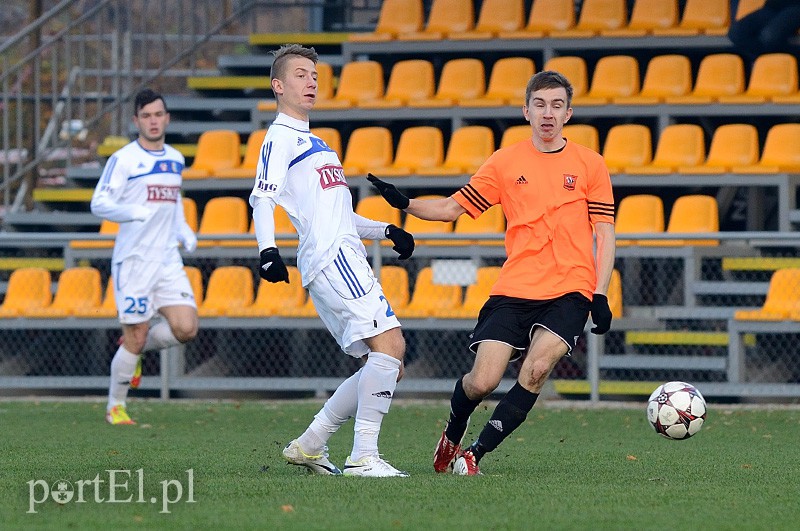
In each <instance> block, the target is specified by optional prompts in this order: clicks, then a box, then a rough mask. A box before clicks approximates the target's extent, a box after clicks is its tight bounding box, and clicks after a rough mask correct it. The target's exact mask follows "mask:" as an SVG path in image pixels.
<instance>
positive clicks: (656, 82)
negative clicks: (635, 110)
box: [614, 55, 692, 105]
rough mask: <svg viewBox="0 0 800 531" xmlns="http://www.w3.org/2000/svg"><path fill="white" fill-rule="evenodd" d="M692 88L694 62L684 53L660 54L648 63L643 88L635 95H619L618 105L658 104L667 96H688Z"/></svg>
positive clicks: (616, 99)
mask: <svg viewBox="0 0 800 531" xmlns="http://www.w3.org/2000/svg"><path fill="white" fill-rule="evenodd" d="M691 90H692V63H691V62H690V61H689V58H688V57H686V56H684V55H659V56H656V57H653V58H652V59H651V60H650V62H649V63H648V64H647V70H646V72H645V74H644V82H643V83H642V90H641V91H640V92H639V94H636V95H634V96H617V97H615V98H614V103H616V104H617V105H656V104H659V103H664V102H665V101H666V99H667V98H670V97H675V96H686V95H687V94H689V93H690V92H691Z"/></svg>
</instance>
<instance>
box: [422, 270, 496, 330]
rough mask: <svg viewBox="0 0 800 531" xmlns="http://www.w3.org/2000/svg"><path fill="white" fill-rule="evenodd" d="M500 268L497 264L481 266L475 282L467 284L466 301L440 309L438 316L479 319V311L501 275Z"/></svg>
mask: <svg viewBox="0 0 800 531" xmlns="http://www.w3.org/2000/svg"><path fill="white" fill-rule="evenodd" d="M500 269H501V268H500V267H496V266H485V267H479V268H478V275H477V278H476V279H475V283H474V284H470V285H469V286H467V289H466V290H465V293H464V302H463V303H462V304H461V305H460V306H458V307H456V308H453V309H452V310H438V311H437V312H436V316H437V317H445V318H450V319H477V318H478V313H479V312H480V311H481V308H483V305H484V304H486V301H487V300H488V299H489V293H490V292H491V291H492V287H493V286H494V284H495V282H497V278H498V277H499V276H500Z"/></svg>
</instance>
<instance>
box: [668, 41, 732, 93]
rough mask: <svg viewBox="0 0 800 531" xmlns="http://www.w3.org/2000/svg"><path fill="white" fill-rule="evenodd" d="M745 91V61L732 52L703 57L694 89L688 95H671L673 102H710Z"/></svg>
mask: <svg viewBox="0 0 800 531" xmlns="http://www.w3.org/2000/svg"><path fill="white" fill-rule="evenodd" d="M743 92H744V61H742V58H741V57H739V56H738V55H734V54H731V53H719V54H711V55H707V56H705V57H703V59H702V60H701V61H700V67H699V68H698V70H697V78H696V80H695V84H694V89H692V91H691V92H690V93H689V94H687V95H686V96H669V97H667V98H666V102H667V103H671V104H708V103H713V102H715V101H717V100H719V98H720V97H723V96H732V95H735V94H741V93H743Z"/></svg>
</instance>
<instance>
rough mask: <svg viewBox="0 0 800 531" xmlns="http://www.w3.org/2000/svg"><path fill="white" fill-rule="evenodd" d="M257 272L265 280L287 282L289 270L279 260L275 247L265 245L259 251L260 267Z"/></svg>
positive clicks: (279, 256)
mask: <svg viewBox="0 0 800 531" xmlns="http://www.w3.org/2000/svg"><path fill="white" fill-rule="evenodd" d="M258 274H259V275H260V276H261V278H263V279H264V280H266V281H267V282H273V283H274V282H286V283H287V284H288V283H289V271H288V270H287V269H286V265H285V264H284V263H283V260H281V255H280V254H279V253H278V248H277V247H267V248H266V249H264V250H263V251H261V267H259V268H258Z"/></svg>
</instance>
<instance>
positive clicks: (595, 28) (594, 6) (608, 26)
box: [550, 0, 628, 38]
mask: <svg viewBox="0 0 800 531" xmlns="http://www.w3.org/2000/svg"><path fill="white" fill-rule="evenodd" d="M627 22H628V6H627V2H626V0H583V5H582V7H581V14H580V15H579V17H578V23H577V24H576V25H575V27H574V28H572V29H567V30H564V31H551V32H550V36H551V37H565V38H588V37H595V36H597V35H599V34H601V33H602V32H604V31H608V30H616V29H620V28H622V27H623V26H624V25H625V24H626V23H627Z"/></svg>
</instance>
